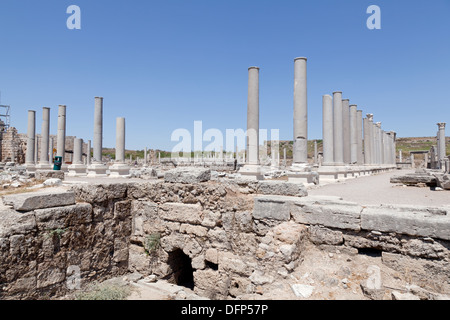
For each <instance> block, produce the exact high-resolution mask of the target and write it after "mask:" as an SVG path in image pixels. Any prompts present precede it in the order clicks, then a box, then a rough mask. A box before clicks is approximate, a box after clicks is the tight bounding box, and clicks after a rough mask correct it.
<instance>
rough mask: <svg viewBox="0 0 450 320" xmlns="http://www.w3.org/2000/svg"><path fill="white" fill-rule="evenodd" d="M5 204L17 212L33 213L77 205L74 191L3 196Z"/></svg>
mask: <svg viewBox="0 0 450 320" xmlns="http://www.w3.org/2000/svg"><path fill="white" fill-rule="evenodd" d="M3 203H4V204H5V205H10V206H13V208H14V210H17V211H32V210H35V209H43V208H52V207H61V206H68V205H72V204H75V194H74V193H73V192H72V191H59V192H58V191H56V192H55V191H53V192H51V191H50V192H48V191H39V192H29V193H22V194H12V195H6V196H3Z"/></svg>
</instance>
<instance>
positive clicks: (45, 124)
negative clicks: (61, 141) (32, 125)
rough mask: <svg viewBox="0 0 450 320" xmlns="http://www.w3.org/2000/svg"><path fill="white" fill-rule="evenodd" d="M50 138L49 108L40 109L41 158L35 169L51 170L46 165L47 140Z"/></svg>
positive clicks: (48, 165)
mask: <svg viewBox="0 0 450 320" xmlns="http://www.w3.org/2000/svg"><path fill="white" fill-rule="evenodd" d="M49 137H50V108H47V107H44V108H42V129H41V156H40V159H39V164H38V165H37V166H36V169H42V170H49V169H51V166H50V164H49V163H48V143H49V141H48V139H49Z"/></svg>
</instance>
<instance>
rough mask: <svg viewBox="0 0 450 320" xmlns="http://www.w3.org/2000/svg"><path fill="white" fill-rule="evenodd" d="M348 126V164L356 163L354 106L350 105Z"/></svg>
mask: <svg viewBox="0 0 450 320" xmlns="http://www.w3.org/2000/svg"><path fill="white" fill-rule="evenodd" d="M349 108H350V115H349V124H350V164H356V163H357V162H358V136H357V135H358V132H357V131H358V128H357V126H358V125H357V121H358V120H357V116H356V105H354V104H352V105H351V106H350V107H349Z"/></svg>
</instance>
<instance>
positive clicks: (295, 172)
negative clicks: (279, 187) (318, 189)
mask: <svg viewBox="0 0 450 320" xmlns="http://www.w3.org/2000/svg"><path fill="white" fill-rule="evenodd" d="M311 169H312V165H311V164H309V163H293V164H292V166H291V167H290V168H289V172H288V173H287V177H288V181H289V182H292V183H303V184H306V185H308V184H315V185H318V184H319V175H318V174H317V172H315V171H312V170H311Z"/></svg>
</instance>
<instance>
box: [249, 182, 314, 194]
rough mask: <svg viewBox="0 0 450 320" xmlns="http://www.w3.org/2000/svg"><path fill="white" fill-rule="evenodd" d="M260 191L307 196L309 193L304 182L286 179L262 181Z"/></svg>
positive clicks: (263, 192) (261, 192)
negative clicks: (287, 180)
mask: <svg viewBox="0 0 450 320" xmlns="http://www.w3.org/2000/svg"><path fill="white" fill-rule="evenodd" d="M258 193H260V194H273V195H281V196H296V197H305V196H307V195H308V191H307V190H306V187H305V186H304V185H303V183H292V182H286V181H260V182H259V186H258Z"/></svg>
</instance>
